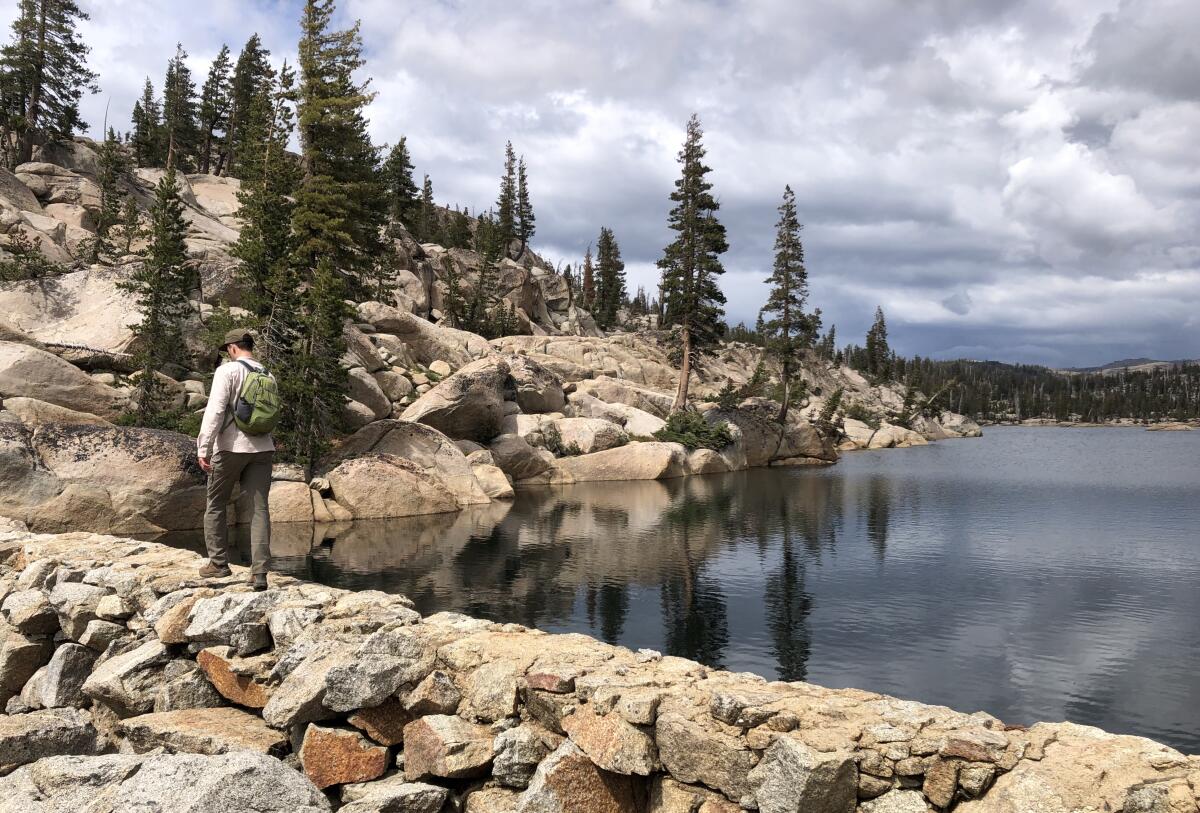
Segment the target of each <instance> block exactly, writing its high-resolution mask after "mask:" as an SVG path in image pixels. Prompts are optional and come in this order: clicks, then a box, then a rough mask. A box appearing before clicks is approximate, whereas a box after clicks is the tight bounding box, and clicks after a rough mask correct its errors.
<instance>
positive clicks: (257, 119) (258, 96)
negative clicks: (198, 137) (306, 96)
mask: <svg viewBox="0 0 1200 813" xmlns="http://www.w3.org/2000/svg"><path fill="white" fill-rule="evenodd" d="M270 55H271V52H270V51H268V50H267V49H265V48H263V46H262V40H261V39H260V38H259V36H258V34H252V35H251V36H250V39H248V40H246V44H245V46H243V47H242V51H241V53H240V54H239V55H238V59H237V63H236V64H235V65H234V69H233V78H232V80H230V84H229V123H228V125H227V126H226V128H225V138H224V140H223V143H222V144H221V145H220V149H219V155H218V156H217V165H216V169H215V172H216V174H217V175H222V174H224V175H232V176H234V177H236V178H241V177H242V175H243V169H242V167H241V166H240V164H241V161H242V159H243V158H245V159H246V160H249V161H253V153H255V152H256V151H257V150H256V145H258V144H259V143H260V142H261V139H262V137H263V136H262V134H263V133H264V131H265V128H266V116H267V114H266V111H265V110H264V109H263V105H262V98H263V95H264V94H265V93H267V92H269V91H268V88H270V86H271V83H272V81H273V80H274V71H273V70H272V69H271V64H270V62H268V61H267V58H268V57H269V56H270Z"/></svg>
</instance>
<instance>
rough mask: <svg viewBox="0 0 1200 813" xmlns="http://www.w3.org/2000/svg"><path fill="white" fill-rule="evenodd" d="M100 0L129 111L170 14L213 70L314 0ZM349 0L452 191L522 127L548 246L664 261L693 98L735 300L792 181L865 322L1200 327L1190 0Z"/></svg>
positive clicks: (1060, 345)
mask: <svg viewBox="0 0 1200 813" xmlns="http://www.w3.org/2000/svg"><path fill="white" fill-rule="evenodd" d="M90 10H91V12H92V14H93V18H94V19H93V22H92V23H91V25H90V27H89V32H88V35H89V40H90V41H91V42H92V43H93V45H94V47H95V51H94V54H93V64H94V65H95V66H96V68H97V69H98V70H99V72H100V73H101V81H102V83H103V85H104V87H105V91H106V94H105V96H104V97H98V98H92V99H89V100H88V101H87V104H86V105H85V111H84V112H85V117H87V118H88V119H89V121H92V122H93V123H98V122H99V121H100V120H101V119H102V117H103V105H104V102H105V101H107V100H108V99H109V98H111V101H112V110H113V114H110V120H111V119H112V118H116V119H117V121H118V124H119V126H120V122H121V121H123V117H124V116H126V115H127V112H128V109H129V108H130V107H131V105H132V102H133V98H134V96H135V95H136V93H137V92H138V90H139V89H140V84H141V80H142V77H143V76H144V75H146V74H150V75H151V76H152V77H154V78H155V81H156V83H158V82H159V77H160V76H161V74H162V68H163V65H165V62H166V60H167V58H168V57H169V55H170V53H171V51H172V49H173V46H174V43H175V41H176V40H183V43H184V46H185V47H186V48H188V50H189V51H190V52H191V53H192V55H193V60H192V62H193V65H194V67H195V69H196V70H197V71H198V72H202V71H203V70H204V69H205V67H206V61H207V60H208V59H210V58H211V56H212V54H213V53H215V51H216V49H217V48H218V47H219V45H220V42H222V41H227V42H229V43H230V44H231V45H232V46H234V48H235V50H236V49H237V47H239V46H240V43H241V42H243V41H244V40H245V38H246V36H247V35H248V34H249V33H250V31H251V30H254V29H258V30H259V31H260V32H261V33H262V34H263V35H264V38H265V39H266V41H267V43H268V45H269V46H270V47H271V48H272V50H273V52H274V54H275V55H276V56H277V57H284V56H287V57H289V58H291V56H292V54H293V52H294V42H295V36H296V34H295V31H296V19H297V17H298V12H299V4H298V3H297V2H255V3H244V2H235V0H215V2H212V3H209V4H207V5H206V7H205V14H204V15H196V14H193V13H191V11H190V10H188V9H185V8H184V7H183V6H181V5H180V4H176V3H173V2H167V0H108V1H106V2H104V3H102V4H101V3H98V2H93V3H91V4H90ZM10 13H11V12H10ZM342 16H343V18H344V19H346V20H349V19H352V18H361V20H362V22H363V37H364V39H365V41H366V44H367V48H368V52H367V58H368V72H369V73H370V74H371V75H372V76H374V83H373V88H374V90H376V91H377V93H378V96H377V99H376V101H375V103H374V104H373V105H372V108H371V111H370V114H371V119H372V131H373V134H374V136H375V138H376V139H377V140H378V141H379V142H381V143H384V142H386V143H394V142H395V141H396V140H397V139H398V138H399V137H400V135H402V134H405V135H407V136H408V143H409V146H410V148H411V150H412V152H413V155H414V158H415V162H416V164H417V170H418V172H419V173H424V172H428V173H429V174H430V175H431V177H432V179H433V182H434V187H435V190H436V193H437V197H438V198H439V200H442V201H444V202H447V203H452V204H461V205H467V206H470V208H471V209H472V210H478V209H480V208H486V207H488V206H489V205H491V204H492V201H494V199H495V196H496V186H497V183H496V179H497V176H498V174H499V172H500V169H501V165H502V158H503V147H504V142H505V141H506V140H509V139H511V140H512V141H513V143H514V146H515V147H516V149H517V150H518V151H519V152H521V153H523V154H524V155H525V156H526V159H527V161H528V162H529V168H530V178H531V186H532V191H533V196H534V204H535V207H536V209H537V214H538V234H537V236H536V238H535V245H536V247H537V248H538V249H539V250H542V251H543V253H545V254H546V255H547V256H549V257H550V258H552V259H554V260H555V261H562V262H576V261H578V259H580V258H581V257H582V254H583V251H584V250H585V248H586V247H587V245H588V244H590V243H594V241H595V239H596V235H597V233H598V232H599V228H600V226H601V225H607V226H610V227H612V228H613V229H614V230H615V231H616V234H617V236H618V239H619V240H620V242H621V247H622V251H623V254H624V256H625V259H626V261H627V263H628V265H629V269H630V277H631V279H630V283H631V287H636V286H637V285H639V284H642V285H645V286H647V287H648V288H650V289H653V287H654V284H655V282H656V279H657V275H656V271H655V269H654V262H655V260H656V259H657V258H658V256H659V254H660V252H661V250H662V247H663V246H664V245H665V244H666V243H667V242H668V240H669V239H670V235H669V233H668V232H667V230H666V228H665V219H666V212H667V209H668V208H669V202H668V200H667V196H668V195H669V193H670V191H671V185H672V182H673V181H674V178H675V176H676V171H677V168H676V164H675V156H676V153H677V151H678V149H679V146H680V143H681V141H682V136H683V126H684V123H685V122H686V120H687V117H688V116H689V115H690V114H691V113H692V112H697V113H699V114H700V116H701V118H702V120H703V122H704V125H705V128H706V131H707V137H706V144H707V146H708V150H709V154H708V163H709V164H710V165H711V166H712V167H713V173H712V176H711V177H712V180H713V183H714V185H715V191H716V193H717V195H718V196H719V198H720V200H721V203H722V210H721V214H722V220H723V222H724V223H725V224H726V226H727V228H728V231H729V237H730V244H731V250H730V252H729V254H728V255H727V256H726V258H725V262H726V267H727V268H728V274H727V275H726V277H725V279H724V280H723V287H724V289H725V291H726V294H727V296H728V298H729V307H728V313H729V316H730V318H731V320H732V321H735V322H736V321H746V322H748V323H753V321H754V318H755V315H756V313H757V310H758V307H759V306H760V305H761V303H762V300H763V298H764V296H765V290H764V288H763V285H762V279H763V278H765V276H766V270H767V269H769V267H770V262H771V248H772V241H773V236H774V235H773V229H774V224H775V220H776V218H777V213H776V211H775V207H776V206H777V205H778V201H779V198H780V196H781V194H782V192H783V185H784V184H785V183H788V184H791V185H792V187H793V189H795V191H796V195H797V200H798V204H799V208H800V214H801V219H802V220H803V222H804V223H805V224H806V228H805V232H804V238H805V246H806V249H807V255H808V264H809V269H810V274H811V287H812V296H813V304H814V305H817V306H820V307H821V308H822V310H823V312H824V314H825V317H826V323H827V324H828V323H830V322H836V323H837V324H838V326H839V335H840V336H841V337H842V338H843V339H844V340H849V339H852V338H854V337H857V336H860V335H861V334H862V332H863V331H865V329H866V327H867V324H868V322H869V320H870V317H871V314H872V312H873V310H874V307H875V305H876V304H882V305H883V307H884V309H885V310H886V311H887V314H888V317H889V321H890V323H891V324H892V331H891V335H892V337H893V339H894V342H895V343H896V345H897V346H898V347H899V348H900V349H901V351H903V352H907V353H920V354H922V355H935V356H943V357H946V356H953V355H958V354H965V355H971V356H977V357H992V358H1002V359H1013V360H1024V361H1037V360H1042V361H1047V362H1050V363H1054V364H1090V363H1098V362H1103V361H1106V360H1109V357H1117V356H1135V355H1147V356H1161V357H1182V356H1200V346H1198V345H1200V342H1197V335H1198V334H1197V330H1198V329H1200V324H1198V322H1197V317H1196V316H1195V314H1196V312H1197V305H1200V239H1198V238H1197V234H1200V230H1198V229H1197V226H1198V225H1200V158H1198V157H1197V153H1196V150H1195V133H1196V132H1198V131H1200V98H1198V97H1200V83H1198V82H1197V80H1196V77H1197V76H1200V62H1198V56H1197V54H1198V51H1197V47H1198V46H1197V43H1198V42H1200V5H1198V4H1197V3H1195V2H1193V0H1153V1H1152V2H1145V1H1139V2H1132V0H1064V2H1061V3H1056V4H1046V3H1040V2H1034V1H1033V0H1003V2H996V1H995V0H979V1H978V2H959V1H958V0H915V1H914V2H899V0H892V1H891V2H884V0H856V2H853V3H841V2H820V3H817V2H809V3H796V2H794V0H753V2H749V1H748V2H734V1H733V0H727V1H725V2H702V1H700V0H609V2H602V3H598V2H585V0H572V1H571V2H564V0H553V1H552V0H525V1H524V2H516V3H514V2H499V0H472V1H471V2H465V0H464V1H462V2H459V1H457V0H444V1H443V2H435V1H434V0H425V1H424V2H412V3H403V4H400V3H395V2H392V0H344V2H343V8H342ZM131 19H132V20H139V21H140V22H139V23H138V25H136V26H131V25H129V20H131Z"/></svg>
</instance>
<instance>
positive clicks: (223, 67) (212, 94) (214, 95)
mask: <svg viewBox="0 0 1200 813" xmlns="http://www.w3.org/2000/svg"><path fill="white" fill-rule="evenodd" d="M229 68H230V59H229V46H228V45H222V46H221V50H220V51H218V52H217V57H216V59H214V60H213V62H212V65H211V66H210V67H209V69H208V78H207V79H205V80H204V88H203V89H202V90H201V91H200V156H199V162H198V166H197V169H198V170H199V171H200V172H208V171H209V170H210V169H211V168H212V154H213V145H214V144H216V143H217V141H218V140H219V137H218V132H219V131H222V130H224V129H225V127H226V125H227V124H228V121H227V120H226V117H227V116H228V115H229V103H230V86H229Z"/></svg>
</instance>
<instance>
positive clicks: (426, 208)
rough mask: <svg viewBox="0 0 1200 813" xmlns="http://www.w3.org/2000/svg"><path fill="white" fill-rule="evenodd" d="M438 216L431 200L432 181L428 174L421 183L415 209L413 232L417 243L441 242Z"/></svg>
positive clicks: (435, 205) (435, 206)
mask: <svg viewBox="0 0 1200 813" xmlns="http://www.w3.org/2000/svg"><path fill="white" fill-rule="evenodd" d="M440 225H441V224H440V218H438V211H437V204H436V203H434V200H433V181H431V180H430V179H429V176H428V175H426V176H425V180H424V181H423V182H422V184H421V200H420V205H419V208H418V209H417V218H416V224H415V234H414V236H415V237H416V239H417V242H418V243H441V228H440Z"/></svg>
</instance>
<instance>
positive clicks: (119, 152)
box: [89, 127, 129, 263]
mask: <svg viewBox="0 0 1200 813" xmlns="http://www.w3.org/2000/svg"><path fill="white" fill-rule="evenodd" d="M128 167H129V162H128V161H127V160H126V158H125V152H124V149H123V148H122V146H121V142H120V141H118V140H117V134H116V132H114V131H113V129H112V128H111V127H109V128H108V134H107V135H106V136H105V138H104V143H103V144H101V145H100V154H99V156H98V158H97V168H98V171H97V173H96V185H97V186H98V187H99V188H100V207H99V211H98V212H97V213H96V236H95V238H93V240H92V247H91V251H90V252H89V254H90V256H89V259H90V261H91V262H93V263H95V262H99V261H100V255H101V254H111V253H112V251H113V243H112V239H111V234H110V232H111V231H112V229H113V227H115V226H116V225H118V224H119V223H120V222H121V202H122V199H123V198H124V197H125V195H124V194H123V193H122V192H121V187H120V181H121V176H122V175H124V174H125V172H126V170H127V169H128Z"/></svg>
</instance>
